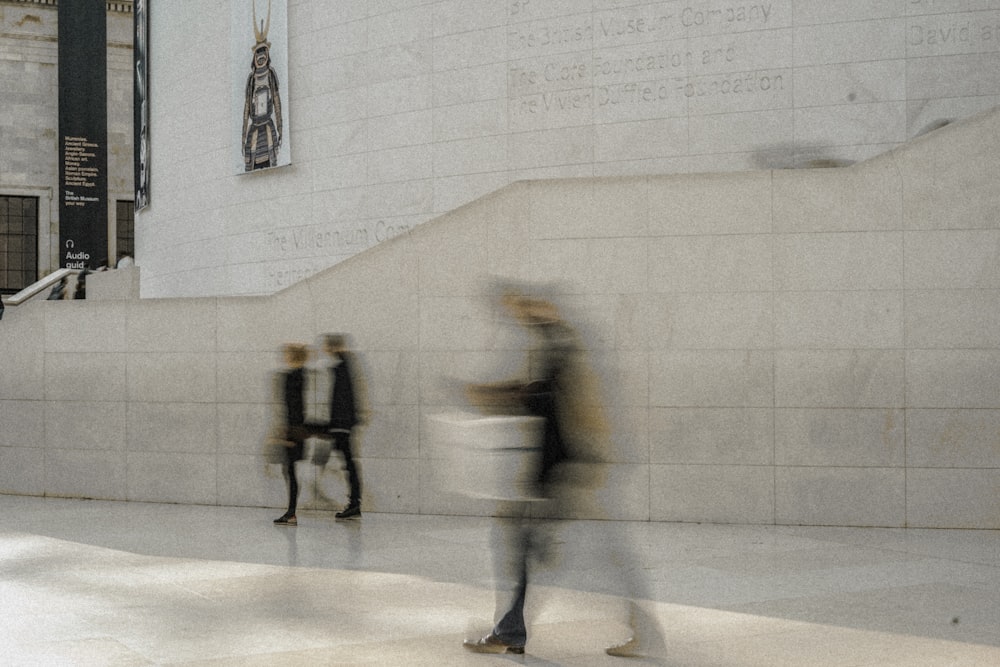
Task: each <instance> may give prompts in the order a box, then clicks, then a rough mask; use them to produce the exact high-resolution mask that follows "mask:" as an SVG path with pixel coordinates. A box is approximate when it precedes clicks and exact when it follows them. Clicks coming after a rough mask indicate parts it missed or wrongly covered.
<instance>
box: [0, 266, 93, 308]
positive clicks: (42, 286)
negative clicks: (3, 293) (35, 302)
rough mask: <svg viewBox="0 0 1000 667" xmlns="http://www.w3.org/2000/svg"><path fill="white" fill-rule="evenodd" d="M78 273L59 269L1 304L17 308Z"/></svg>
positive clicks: (72, 270) (78, 271) (78, 270)
mask: <svg viewBox="0 0 1000 667" xmlns="http://www.w3.org/2000/svg"><path fill="white" fill-rule="evenodd" d="M79 273H80V269H59V270H57V271H54V272H52V273H50V274H49V275H47V276H45V277H44V278H41V279H39V280H36V281H35V282H33V283H31V284H30V285H28V286H27V287H25V288H24V289H23V290H21V291H20V292H18V293H17V294H15V295H14V296H11V297H8V298H5V299H4V300H3V304H4V305H5V306H19V305H21V304H22V303H24V302H25V301H27V300H28V299H30V298H32V297H34V296H36V295H38V294H39V293H41V292H44V291H45V290H47V289H49V288H50V287H52V286H53V285H55V284H56V283H58V282H59V281H60V280H62V279H63V278H68V277H69V276H75V275H77V274H79Z"/></svg>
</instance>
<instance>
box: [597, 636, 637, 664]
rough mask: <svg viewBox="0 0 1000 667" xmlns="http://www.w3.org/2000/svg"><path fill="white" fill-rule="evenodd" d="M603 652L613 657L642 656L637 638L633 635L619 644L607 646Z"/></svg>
mask: <svg viewBox="0 0 1000 667" xmlns="http://www.w3.org/2000/svg"><path fill="white" fill-rule="evenodd" d="M604 652H605V653H607V654H608V655H610V656H613V657H615V658H639V657H641V656H642V652H641V651H640V650H639V640H638V639H636V638H635V636H634V635H633V636H632V637H629V638H628V640H627V641H625V642H622V643H621V644H615V645H614V646H609V647H607V648H606V649H604Z"/></svg>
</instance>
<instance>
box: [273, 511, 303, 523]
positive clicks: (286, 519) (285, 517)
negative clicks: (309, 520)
mask: <svg viewBox="0 0 1000 667" xmlns="http://www.w3.org/2000/svg"><path fill="white" fill-rule="evenodd" d="M274 525H275V526H297V525H299V520H298V519H296V518H295V515H294V514H293V515H291V516H288V515H287V514H285V515H283V516H279V517H278V518H277V519H275V520H274Z"/></svg>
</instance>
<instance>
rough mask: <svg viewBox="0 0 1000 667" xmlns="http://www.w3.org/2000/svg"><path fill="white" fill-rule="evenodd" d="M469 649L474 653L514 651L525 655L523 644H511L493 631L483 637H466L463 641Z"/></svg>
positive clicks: (463, 644)
mask: <svg viewBox="0 0 1000 667" xmlns="http://www.w3.org/2000/svg"><path fill="white" fill-rule="evenodd" d="M462 646H464V647H465V648H466V649H467V650H469V651H472V652H473V653H513V654H515V655H523V654H524V647H523V646H511V645H510V644H508V643H507V642H505V641H503V640H502V639H500V638H499V637H497V636H496V635H495V634H493V633H492V632H491V633H490V634H488V635H486V636H485V637H483V638H482V639H466V640H465V641H464V642H462Z"/></svg>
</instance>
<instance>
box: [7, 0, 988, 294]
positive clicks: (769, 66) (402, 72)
mask: <svg viewBox="0 0 1000 667" xmlns="http://www.w3.org/2000/svg"><path fill="white" fill-rule="evenodd" d="M342 4H343V3H342ZM346 4H348V5H350V6H351V8H350V9H349V10H345V9H343V8H342V7H340V6H338V7H337V8H336V9H334V8H332V7H331V6H328V5H327V4H324V3H322V2H318V1H311V2H295V3H290V4H289V7H288V26H289V30H288V44H287V47H288V54H289V55H288V57H289V62H290V63H291V66H290V69H289V75H288V79H289V80H288V81H287V82H285V83H286V85H287V90H286V94H285V96H284V99H285V101H286V106H287V109H288V110H289V113H288V118H287V119H286V121H287V122H286V128H287V129H288V134H287V135H286V136H287V138H288V140H289V141H290V142H291V145H292V146H293V147H294V148H293V150H292V153H293V156H294V163H293V165H292V166H291V168H289V169H282V170H279V171H277V172H273V173H269V174H254V175H251V176H249V177H248V176H245V175H237V174H234V173H232V170H231V169H230V168H228V165H231V164H232V163H233V158H232V154H233V151H234V150H237V149H236V147H235V146H236V144H237V143H238V142H228V143H229V144H233V145H224V144H225V142H222V143H220V141H219V140H218V139H217V137H228V136H231V134H232V127H233V123H234V118H236V116H238V114H234V112H233V111H232V108H233V101H232V100H231V99H230V95H229V91H230V89H231V88H232V84H231V81H230V72H231V71H232V69H233V68H232V67H229V68H227V67H201V66H199V65H200V64H201V63H203V62H206V61H212V62H225V61H226V58H227V54H228V53H229V49H230V47H229V39H230V20H229V18H230V17H229V15H228V12H227V10H226V7H225V6H223V5H218V6H212V7H198V8H197V10H193V9H192V10H182V11H175V10H173V9H171V10H168V9H166V8H163V7H157V6H155V5H153V6H151V8H150V12H151V22H150V25H151V30H152V40H153V41H155V42H156V43H158V44H160V45H161V47H160V48H159V49H155V50H154V51H153V52H152V54H151V70H152V71H155V72H156V73H157V75H156V77H155V81H156V83H154V86H155V90H154V94H155V95H156V96H157V97H158V98H159V99H161V100H187V99H190V98H192V97H194V98H195V99H196V100H197V104H194V105H190V108H189V109H188V115H187V116H185V119H186V122H179V121H178V120H176V116H175V110H174V106H173V105H171V104H162V105H155V104H154V107H153V110H152V113H153V115H152V119H151V123H152V125H153V127H154V128H155V132H154V133H153V135H152V142H153V143H152V146H151V148H152V151H153V154H154V155H155V156H156V158H155V159H156V160H157V161H158V163H159V164H161V165H167V166H166V167H164V168H159V169H157V170H156V174H155V176H154V181H153V183H155V187H154V189H153V192H155V193H157V194H154V195H153V196H154V197H156V198H157V199H156V201H157V204H158V205H157V206H155V207H150V208H149V209H148V210H147V211H145V212H143V213H142V214H140V216H139V218H140V225H141V226H143V227H144V228H145V231H144V233H142V234H140V235H138V237H137V243H138V244H139V248H138V255H139V257H140V260H141V262H142V264H143V269H144V270H145V272H146V274H147V278H146V280H144V282H143V283H142V286H141V289H142V293H143V295H144V296H219V295H236V294H269V293H273V292H275V291H278V290H280V289H283V288H285V287H288V286H289V285H291V284H293V283H294V282H296V281H297V280H300V279H302V278H303V277H306V276H309V275H313V274H315V273H317V272H320V271H322V270H323V269H324V268H326V267H328V266H330V265H332V264H334V263H337V262H341V261H343V260H345V259H346V258H348V257H351V256H354V255H356V254H357V253H359V252H361V251H362V250H365V249H367V248H370V247H372V246H374V245H377V244H380V243H383V242H384V241H386V240H387V239H389V238H392V237H394V236H397V235H399V234H400V233H405V231H406V230H409V229H412V228H413V227H414V226H417V225H420V224H422V223H424V222H426V221H429V220H431V219H433V218H435V217H437V216H439V215H441V214H444V213H446V212H448V211H452V210H454V209H455V208H457V207H460V206H462V205H464V204H467V203H469V202H472V201H475V200H476V199H477V198H478V197H480V196H483V195H485V194H488V193H489V192H493V191H495V190H497V189H498V188H501V187H503V186H504V185H507V184H509V183H511V182H513V181H516V180H523V179H554V178H578V177H593V176H605V177H608V176H632V177H634V176H650V175H657V174H663V173H670V174H697V173H703V172H746V171H748V170H760V169H764V170H767V169H771V168H778V169H782V170H784V169H785V168H788V167H808V166H815V165H830V164H836V165H843V164H849V163H852V162H857V161H862V160H866V159H869V158H872V157H874V156H877V155H880V154H884V153H885V152H886V151H889V150H891V149H893V148H895V147H898V146H900V145H901V144H903V143H904V142H907V141H909V140H911V139H913V138H915V137H917V136H919V135H921V134H923V133H926V132H927V131H928V130H929V129H930V128H933V127H937V126H939V125H941V124H942V123H947V122H954V121H958V120H962V119H966V118H968V117H970V116H973V115H975V114H977V113H979V112H981V111H984V110H986V109H989V108H991V107H992V106H994V105H996V104H997V103H998V101H1000V75H998V74H997V73H998V72H1000V66H998V62H997V60H998V58H1000V54H998V52H997V49H998V47H997V44H998V43H1000V39H998V30H997V27H996V26H997V25H998V24H1000V8H998V7H997V6H996V5H995V3H991V2H986V1H985V0H984V1H976V2H964V1H963V2H958V1H955V2H943V1H941V0H887V1H886V2H872V1H868V0H865V1H858V2H848V1H846V0H838V1H836V2H830V1H829V0H771V1H769V2H760V3H742V4H740V3H732V2H726V1H724V0H706V1H700V2H694V1H689V0H671V1H669V2H650V1H645V0H644V1H639V0H636V1H634V2H618V1H609V2H596V3H579V2H571V1H567V0H528V1H512V2H508V3H499V4H498V3H490V2H485V1H482V0H480V1H476V2H467V3H461V2H456V1H455V0H432V1H429V2H418V3H413V2H408V1H407V0H392V1H386V2H378V3H368V4H365V3H360V2H357V3H346ZM192 12H194V13H195V14H196V16H194V15H193V14H192ZM190 43H198V44H202V45H203V47H204V48H203V49H202V50H200V51H199V52H198V53H197V55H194V54H189V53H187V51H186V50H185V49H184V46H185V45H187V44H190ZM274 48H278V47H277V45H275V47H274ZM181 53H183V54H184V55H183V57H179V55H178V54H181ZM243 66H244V64H243V63H240V68H242V67H243ZM20 76H24V75H23V74H22V75H20ZM240 108H242V107H240ZM959 147H960V148H961V149H960V150H956V151H943V153H946V154H948V155H951V156H952V158H949V157H947V156H942V155H934V154H930V155H926V156H921V157H920V158H917V159H921V160H925V159H926V160H929V161H930V162H931V163H932V164H938V165H941V164H943V163H944V162H946V161H948V160H949V159H953V158H959V159H960V158H961V153H962V152H966V151H968V152H971V153H975V152H976V151H978V150H982V149H981V148H977V146H976V145H975V143H974V142H973V143H971V144H970V143H959V144H957V145H956V148H959ZM900 166H901V165H894V164H893V163H892V161H883V162H882V163H881V164H880V166H879V168H878V169H876V170H874V171H873V172H867V173H864V174H863V175H862V172H852V173H848V174H845V175H843V176H842V177H837V178H834V177H830V178H825V177H823V176H819V177H817V176H815V175H813V174H811V173H808V172H807V173H802V174H800V173H799V172H785V171H782V172H779V173H777V174H775V175H774V176H773V178H774V179H775V181H776V182H777V186H776V189H775V195H776V196H775V197H774V200H773V204H774V209H773V218H772V216H771V214H770V213H771V204H772V198H771V197H769V196H768V197H765V198H764V199H763V200H758V197H760V196H761V195H762V194H764V193H765V192H766V190H767V189H766V187H765V188H764V189H761V188H760V187H758V184H757V183H755V182H754V180H755V179H757V178H758V177H761V178H763V179H764V180H769V179H770V178H771V177H770V176H769V175H768V174H767V173H763V174H762V175H756V174H755V175H751V176H750V177H748V180H747V181H744V182H740V181H739V180H734V179H726V180H721V181H720V180H715V181H711V180H710V179H700V178H699V179H696V180H695V181H693V182H684V181H677V183H678V184H679V188H678V189H679V190H680V192H678V193H676V194H675V195H672V196H671V195H662V196H661V197H663V196H666V197H671V198H672V199H675V200H672V201H670V202H668V207H667V208H659V207H657V206H656V204H657V201H656V200H655V199H654V200H653V201H651V202H650V206H651V209H652V210H653V211H657V210H659V211H661V212H665V213H666V212H669V210H670V209H673V210H676V211H678V212H681V211H684V212H686V215H678V216H670V217H671V218H676V219H671V220H668V221H662V220H658V219H657V218H656V217H648V218H647V217H646V216H645V215H644V214H643V212H642V210H636V207H637V206H639V207H640V209H641V207H642V205H643V203H642V202H643V201H644V200H643V199H640V198H632V197H626V196H625V195H626V193H625V190H621V189H620V190H619V195H618V198H612V199H608V198H605V197H602V196H600V193H595V192H593V191H591V192H588V193H587V194H580V193H573V192H572V188H571V189H570V190H569V191H568V192H567V194H568V196H567V197H566V198H564V199H559V198H555V199H551V200H550V201H551V205H552V206H555V207H560V208H561V207H566V208H565V211H564V213H565V215H558V216H556V217H555V218H554V219H553V220H552V223H553V224H552V226H551V227H550V231H549V233H548V234H546V235H540V236H538V238H543V237H544V238H548V237H549V235H551V236H555V237H561V236H565V234H567V233H577V232H579V231H580V229H579V228H578V227H575V226H574V225H572V224H570V222H569V221H572V220H573V219H574V217H575V216H572V215H569V214H568V212H569V211H570V210H572V209H573V208H574V207H576V208H579V207H585V208H587V209H588V210H592V211H601V214H600V215H594V216H593V217H590V216H585V217H587V218H588V219H589V220H591V221H592V222H590V223H588V224H589V225H590V228H589V229H588V232H587V234H586V236H588V237H613V236H616V235H618V234H625V235H633V234H635V233H637V230H636V225H638V226H640V227H643V226H645V225H649V228H650V229H654V230H655V228H657V227H660V226H661V225H665V226H666V227H669V228H675V227H676V226H677V225H678V224H680V225H692V226H694V227H700V228H701V229H702V230H704V229H705V227H706V225H707V226H713V227H718V226H719V225H720V224H722V223H724V224H727V225H732V227H731V229H738V228H742V229H743V230H744V231H747V230H748V228H752V230H753V231H755V232H756V231H761V229H760V227H759V224H760V223H761V222H763V223H764V224H765V226H766V227H767V228H770V226H771V225H772V224H773V225H774V228H775V230H777V231H782V232H787V233H795V232H800V231H816V232H819V231H830V232H840V231H859V232H876V231H889V230H899V229H901V228H904V226H906V227H907V228H910V227H911V226H918V227H920V226H923V225H924V224H925V221H926V220H937V221H941V220H947V221H948V226H961V223H960V221H961V220H963V219H966V218H967V214H970V213H974V212H975V210H976V209H977V207H976V206H970V205H969V203H968V202H967V200H966V198H965V197H964V196H963V195H962V194H960V193H961V192H964V191H966V190H967V187H962V188H953V189H950V193H949V194H946V193H945V192H944V191H945V190H949V185H950V184H949V183H948V182H945V183H937V182H935V181H934V179H933V178H931V180H930V182H929V183H927V185H928V186H929V187H928V188H927V189H926V190H927V193H928V194H925V195H921V194H919V192H918V193H917V194H916V197H917V200H914V199H913V197H914V195H913V194H912V193H910V192H903V193H901V195H902V196H900V193H899V192H898V181H899V173H900ZM906 168H907V169H908V168H909V165H906ZM933 171H934V170H931V171H930V172H929V173H933ZM817 178H819V179H820V180H821V182H822V185H820V186H819V188H818V189H815V188H813V185H814V184H815V183H816V182H817ZM872 179H877V180H878V181H880V182H881V184H882V185H881V186H880V190H881V191H882V192H883V193H884V196H882V197H879V198H877V199H875V200H869V199H867V198H865V197H860V196H854V195H855V193H856V192H857V190H858V189H857V187H856V185H857V182H858V181H859V180H862V181H865V182H867V183H871V182H872ZM910 182H912V181H910ZM639 183H640V185H643V184H642V182H641V181H640V182H639ZM720 183H724V184H725V185H724V186H723V187H724V188H725V190H726V192H725V193H719V192H716V193H715V195H713V194H712V193H711V191H712V190H713V187H715V186H718V185H719V184H720ZM964 185H965V186H968V184H964ZM595 187H596V188H602V187H604V186H603V185H602V186H593V185H588V186H586V189H588V190H592V189H593V188H595ZM616 187H618V188H621V185H620V184H619V185H617V186H616ZM935 189H940V190H942V192H940V193H933V194H931V193H932V192H933V191H934V190H935ZM748 190H749V191H748ZM890 192H894V193H895V194H890ZM784 194H788V195H790V196H788V197H784V196H779V195H784ZM939 195H946V196H939ZM692 198H695V199H697V200H698V203H697V204H696V205H691V199H692ZM831 202H832V203H833V206H831V205H829V203H831ZM992 209H993V212H994V213H995V210H996V207H995V206H993V207H992ZM920 210H923V211H925V215H919V214H918V213H917V211H920ZM980 210H981V209H980ZM902 211H905V212H906V216H905V217H904V216H903V215H902ZM931 211H933V215H932V216H928V215H926V213H929V212H931ZM762 214H763V218H762V217H761V215H762ZM977 217H982V219H983V220H986V219H992V220H994V221H995V219H996V217H997V216H996V215H990V216H977ZM933 224H937V223H933ZM992 226H993V227H994V228H995V226H996V225H995V222H994V223H992ZM666 227H665V228H666ZM932 228H933V225H932ZM854 240H856V241H857V244H855V245H852V244H851V239H843V243H844V246H843V248H844V249H847V250H851V249H853V250H855V251H857V252H859V253H861V255H859V256H862V255H864V253H865V252H872V253H879V252H880V251H882V250H887V249H888V250H890V251H892V250H893V248H886V247H885V246H884V245H882V244H881V242H882V241H884V240H885V239H878V238H876V237H875V236H864V237H855V239H854ZM897 240H898V239H897ZM805 242H806V243H807V244H810V248H808V249H807V250H811V251H813V252H816V251H819V250H821V249H817V248H815V247H812V244H813V242H814V240H813V239H807V240H805ZM455 247H457V246H455ZM777 247H778V249H779V250H780V249H781V248H783V247H787V246H785V245H779V246H777ZM915 248H916V247H915ZM908 250H909V248H908ZM584 254H586V253H584ZM823 257H825V258H829V259H831V260H832V259H836V258H837V252H836V248H827V251H826V252H825V253H824V254H823V255H822V257H813V256H812V255H811V254H810V253H808V252H807V253H806V254H805V255H804V259H805V260H810V259H820V260H821V259H822V258H823ZM900 257H901V256H900V255H899V254H898V253H894V254H893V256H892V257H891V258H886V261H885V265H884V267H882V268H883V270H882V271H873V270H869V273H870V274H871V275H870V277H871V279H872V280H875V281H880V280H882V279H885V278H886V277H887V276H886V274H885V273H884V271H890V272H893V273H892V276H891V277H892V278H894V279H897V280H898V275H899V274H898V272H895V271H896V269H898V268H899V267H898V262H899V261H901V260H900ZM465 260H466V261H474V257H472V256H468V257H466V258H465ZM790 268H794V267H790ZM845 268H848V269H849V268H851V267H850V264H849V263H848V264H847V265H845ZM869 268H870V269H871V267H869ZM778 270H779V272H778V274H776V277H777V278H778V279H779V280H782V279H784V278H787V277H788V274H786V273H784V271H783V268H782V267H778ZM815 276H816V277H817V279H829V278H832V277H834V276H830V275H829V273H828V272H823V271H818V272H817V273H816V274H815ZM840 277H841V278H844V276H840ZM855 277H859V276H855ZM841 284H845V283H844V282H843V280H842V281H841ZM846 284H847V285H848V287H847V289H855V287H854V286H855V285H856V284H857V283H856V281H847V282H846ZM897 284H898V283H897Z"/></svg>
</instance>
